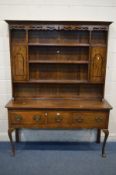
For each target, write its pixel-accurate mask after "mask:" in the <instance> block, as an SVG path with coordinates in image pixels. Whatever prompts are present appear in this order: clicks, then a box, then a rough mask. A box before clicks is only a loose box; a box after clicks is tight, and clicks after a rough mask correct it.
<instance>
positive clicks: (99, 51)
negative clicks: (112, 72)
mask: <svg viewBox="0 0 116 175" xmlns="http://www.w3.org/2000/svg"><path fill="white" fill-rule="evenodd" d="M105 62H106V48H105V47H92V49H91V65H90V80H91V81H93V82H103V81H104V78H105Z"/></svg>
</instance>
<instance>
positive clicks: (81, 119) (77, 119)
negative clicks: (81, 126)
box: [75, 117, 83, 123]
mask: <svg viewBox="0 0 116 175" xmlns="http://www.w3.org/2000/svg"><path fill="white" fill-rule="evenodd" d="M75 121H76V122H78V123H83V118H82V117H78V118H75Z"/></svg>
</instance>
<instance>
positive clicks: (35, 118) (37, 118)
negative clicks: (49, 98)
mask: <svg viewBox="0 0 116 175" xmlns="http://www.w3.org/2000/svg"><path fill="white" fill-rule="evenodd" d="M33 120H34V121H36V122H40V121H41V116H40V115H34V116H33Z"/></svg>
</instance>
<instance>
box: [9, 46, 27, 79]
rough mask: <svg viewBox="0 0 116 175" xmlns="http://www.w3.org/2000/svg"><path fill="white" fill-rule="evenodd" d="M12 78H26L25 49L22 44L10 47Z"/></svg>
mask: <svg viewBox="0 0 116 175" xmlns="http://www.w3.org/2000/svg"><path fill="white" fill-rule="evenodd" d="M12 66H13V80H15V81H24V80H26V79H27V49H26V46H25V45H23V46H21V45H15V46H13V47H12Z"/></svg>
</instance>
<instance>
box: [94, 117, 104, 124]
mask: <svg viewBox="0 0 116 175" xmlns="http://www.w3.org/2000/svg"><path fill="white" fill-rule="evenodd" d="M95 121H96V122H97V123H100V122H103V118H102V117H96V118H95Z"/></svg>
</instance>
